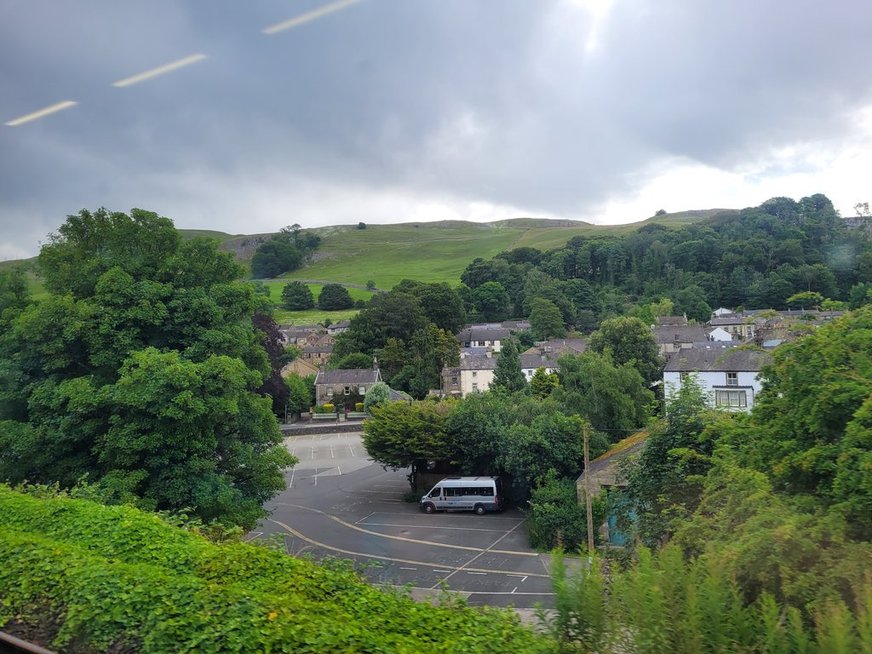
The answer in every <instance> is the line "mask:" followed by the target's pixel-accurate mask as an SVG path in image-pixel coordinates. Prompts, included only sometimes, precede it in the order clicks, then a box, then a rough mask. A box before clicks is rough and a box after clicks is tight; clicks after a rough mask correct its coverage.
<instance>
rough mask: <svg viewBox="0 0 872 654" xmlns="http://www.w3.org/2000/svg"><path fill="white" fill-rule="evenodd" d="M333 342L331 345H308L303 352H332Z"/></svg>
mask: <svg viewBox="0 0 872 654" xmlns="http://www.w3.org/2000/svg"><path fill="white" fill-rule="evenodd" d="M332 353H333V344H332V343H331V344H330V345H306V346H305V347H303V354H332Z"/></svg>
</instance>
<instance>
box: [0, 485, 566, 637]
mask: <svg viewBox="0 0 872 654" xmlns="http://www.w3.org/2000/svg"><path fill="white" fill-rule="evenodd" d="M0 515H2V516H3V524H2V526H0V561H3V565H2V566H0V628H2V627H3V626H4V625H7V624H9V623H10V622H14V624H15V625H16V626H17V627H21V626H22V625H23V630H24V632H25V633H26V632H27V626H28V625H44V624H45V623H46V621H47V620H49V621H52V622H53V623H54V624H55V626H56V629H55V630H54V632H55V633H54V637H53V641H52V642H51V643H44V644H46V645H50V646H52V647H55V648H57V649H61V650H63V651H68V652H79V651H89V652H91V651H98V652H100V651H107V650H110V649H113V648H114V651H117V650H118V649H120V648H129V649H130V650H132V651H137V652H169V651H172V652H185V651H196V652H207V653H208V652H252V651H258V652H318V653H320V652H331V653H342V652H415V653H416V654H421V653H423V652H457V651H463V652H496V651H499V652H548V651H552V647H553V641H551V640H550V639H548V638H546V637H545V636H543V635H539V634H535V633H533V632H532V631H530V630H528V629H527V628H525V627H523V626H522V625H520V624H519V622H518V619H517V617H516V616H515V615H514V614H512V613H511V612H507V611H502V610H495V609H474V608H470V607H466V606H462V605H461V606H448V607H446V606H443V607H433V606H430V605H428V604H420V603H416V602H414V601H412V600H411V599H409V598H408V597H407V596H405V595H404V594H402V593H399V592H390V591H382V590H380V589H378V588H375V587H373V586H370V585H368V584H366V583H364V582H362V581H361V580H360V579H359V577H358V576H357V575H356V574H355V573H354V572H353V571H351V570H348V569H342V568H336V567H322V566H318V565H315V564H314V563H311V562H309V561H305V560H300V559H295V558H292V557H289V556H287V555H285V554H283V553H281V552H277V551H273V550H269V549H267V548H265V547H261V546H258V545H253V544H248V543H241V542H233V543H227V544H215V543H211V542H209V541H208V540H206V539H205V538H204V537H202V536H200V535H198V534H195V533H191V532H189V531H186V530H183V529H180V528H178V527H174V526H171V525H169V524H167V523H166V522H165V521H164V520H163V519H162V518H160V517H159V516H156V515H154V514H148V513H144V512H141V511H139V510H137V509H134V508H131V507H124V506H102V505H99V504H96V503H93V502H90V501H87V500H79V499H71V498H68V497H34V496H30V495H27V494H24V493H21V492H19V491H15V490H12V489H10V488H9V487H8V486H2V485H0Z"/></svg>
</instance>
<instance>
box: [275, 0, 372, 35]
mask: <svg viewBox="0 0 872 654" xmlns="http://www.w3.org/2000/svg"><path fill="white" fill-rule="evenodd" d="M358 2H360V0H339V1H338V2H331V3H330V4H329V5H324V6H323V7H319V8H318V9H313V10H312V11H307V12H306V13H304V14H300V15H299V16H294V17H293V18H289V19H288V20H285V21H282V22H281V23H276V24H275V25H270V26H269V27H264V28H263V29H262V30H261V33H263V34H266V35H267V36H272V35H273V34H278V33H279V32H284V31H285V30H289V29H291V28H294V27H299V26H300V25H305V24H306V23H310V22H312V21H313V20H317V19H319V18H321V17H322V16H327V15H328V14H332V13H334V12H336V11H340V10H342V9H345V8H346V7H350V6H351V5H356V4H357V3H358Z"/></svg>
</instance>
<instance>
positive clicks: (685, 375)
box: [678, 372, 690, 384]
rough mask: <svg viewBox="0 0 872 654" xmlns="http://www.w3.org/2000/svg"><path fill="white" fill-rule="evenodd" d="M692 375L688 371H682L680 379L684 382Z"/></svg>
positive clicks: (679, 375) (679, 374)
mask: <svg viewBox="0 0 872 654" xmlns="http://www.w3.org/2000/svg"><path fill="white" fill-rule="evenodd" d="M689 376H690V373H688V372H680V373H678V380H679V381H680V382H681V383H682V384H683V383H684V382H686V381H687V378H688V377H689Z"/></svg>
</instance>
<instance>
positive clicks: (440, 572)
mask: <svg viewBox="0 0 872 654" xmlns="http://www.w3.org/2000/svg"><path fill="white" fill-rule="evenodd" d="M433 572H438V573H439V574H440V575H444V574H445V573H446V572H451V570H435V569H434V570H433Z"/></svg>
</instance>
